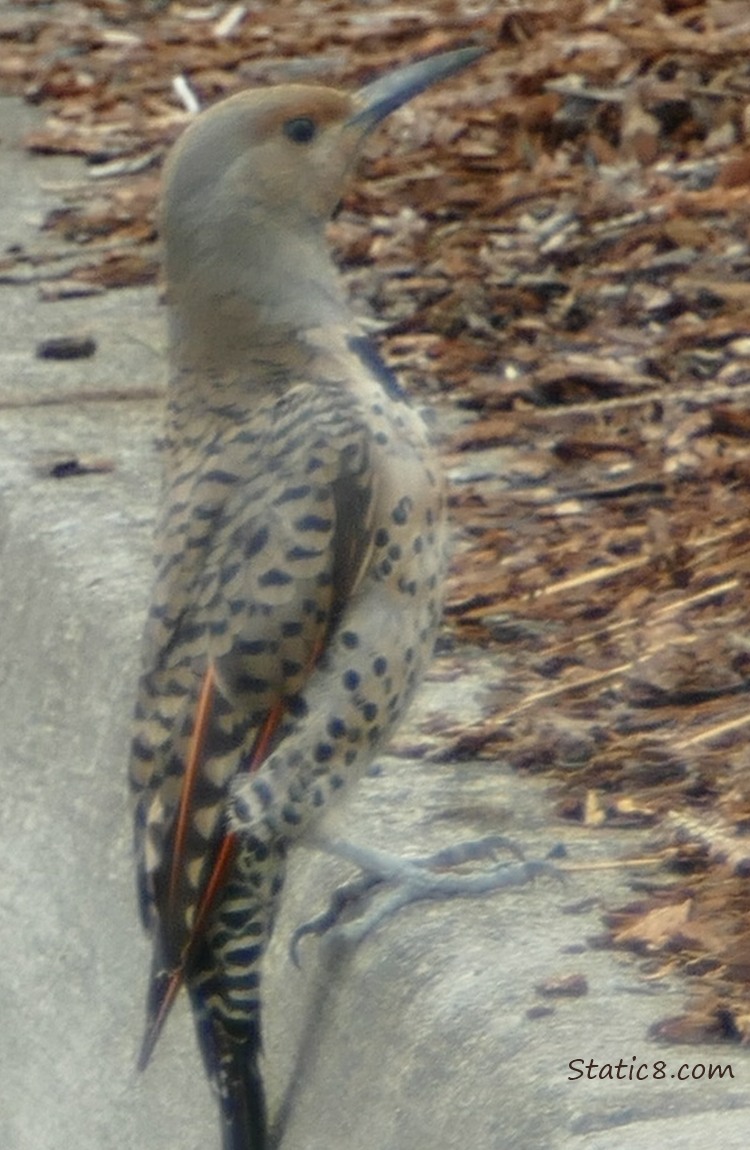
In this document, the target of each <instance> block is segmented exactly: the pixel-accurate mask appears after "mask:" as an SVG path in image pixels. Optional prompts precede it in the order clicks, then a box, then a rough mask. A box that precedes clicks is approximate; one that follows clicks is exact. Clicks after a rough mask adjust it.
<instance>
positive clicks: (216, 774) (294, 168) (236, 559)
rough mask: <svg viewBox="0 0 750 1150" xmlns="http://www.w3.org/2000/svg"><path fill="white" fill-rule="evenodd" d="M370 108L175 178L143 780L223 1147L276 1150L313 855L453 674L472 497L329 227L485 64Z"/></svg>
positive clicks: (271, 121)
mask: <svg viewBox="0 0 750 1150" xmlns="http://www.w3.org/2000/svg"><path fill="white" fill-rule="evenodd" d="M482 53H483V49H482V48H478V47H474V46H470V47H462V48H456V49H453V50H450V51H447V52H442V53H440V54H437V55H433V56H428V57H427V58H425V59H422V60H420V61H417V62H416V63H412V64H408V65H405V66H402V67H400V68H397V69H395V70H394V71H391V72H390V73H388V74H386V75H385V76H383V77H381V78H379V79H377V80H375V81H373V82H371V83H369V84H367V85H365V86H364V87H362V88H361V89H359V90H358V91H355V92H353V93H352V92H346V91H340V90H338V89H334V88H330V87H325V86H317V85H305V84H288V85H281V86H275V87H269V88H260V89H251V90H247V91H243V92H240V93H238V94H236V95H234V96H231V97H229V98H227V99H225V100H223V101H221V102H219V103H218V104H216V105H214V106H213V107H211V108H209V109H207V110H206V111H204V112H202V113H200V114H199V115H198V116H197V117H196V119H195V120H194V121H193V122H192V123H191V124H190V125H189V126H188V127H187V129H186V130H185V131H184V133H183V134H182V136H181V137H180V138H179V140H178V142H177V143H176V145H175V146H174V148H173V149H172V151H171V153H170V155H169V156H168V159H167V162H166V164H165V171H164V178H163V190H162V197H161V205H160V233H161V239H162V244H163V268H164V284H165V299H166V304H167V314H168V369H169V378H168V391H167V408H168V412H167V429H166V434H165V439H164V485H163V494H162V502H161V509H160V512H159V515H158V519H157V527H156V533H155V565H156V577H155V581H154V587H153V592H152V599H151V604H150V608H149V612H148V616H147V621H146V626H145V632H144V639H143V656H142V658H143V665H142V673H141V677H140V681H139V685H138V693H137V702H136V706H135V716H134V731H133V739H132V750H131V756H130V767H129V780H130V787H131V791H132V797H133V806H134V837H135V853H136V860H137V876H138V877H137V885H138V897H139V905H140V911H141V916H142V919H143V923H144V924H145V926H146V929H147V930H148V932H149V934H150V935H151V938H152V940H153V959H152V968H151V974H150V980H149V987H148V991H147V1011H146V1013H147V1020H146V1031H145V1037H144V1040H143V1046H142V1049H141V1053H140V1057H139V1065H140V1067H141V1068H145V1066H146V1065H147V1063H148V1062H149V1060H150V1058H151V1055H152V1052H153V1049H154V1046H155V1044H156V1041H157V1038H158V1036H159V1033H160V1031H161V1029H162V1026H163V1024H164V1022H165V1019H166V1017H167V1015H168V1013H169V1009H170V1007H171V1005H172V1003H173V1001H174V999H175V998H176V996H177V994H178V993H179V991H180V990H181V989H182V988H185V989H186V991H187V993H188V994H189V997H190V1000H191V1004H192V1008H193V1013H194V1017H195V1024H196V1031H197V1036H198V1041H199V1045H200V1048H201V1051H202V1054H203V1059H204V1063H205V1069H206V1072H207V1074H208V1077H209V1079H210V1081H211V1083H212V1086H213V1088H214V1091H215V1093H216V1095H217V1096H218V1100H219V1112H220V1117H221V1130H222V1145H223V1148H224V1150H265V1148H266V1147H267V1145H268V1131H267V1126H268V1123H267V1117H266V1105H265V1098H264V1090H263V1081H262V1070H261V1061H260V1059H261V1049H262V1027H261V1005H262V994H261V966H262V960H263V956H264V952H265V950H266V948H267V944H268V940H269V938H270V935H271V931H272V929H273V920H274V914H275V910H276V907H277V904H278V900H279V895H280V892H281V889H282V886H283V882H284V872H285V860H286V857H287V853H288V850H289V849H290V847H291V846H292V845H293V844H294V843H295V842H296V841H298V840H299V839H300V838H301V837H302V836H304V835H305V834H306V833H308V832H309V831H310V828H311V827H314V825H315V823H316V821H317V820H318V818H319V816H320V815H321V813H322V812H324V811H325V810H326V809H327V808H328V806H329V805H330V803H331V802H332V801H333V800H334V799H336V798H337V797H338V796H339V795H340V794H341V793H342V792H344V791H346V789H347V787H348V786H350V785H351V784H352V782H353V781H354V780H355V779H356V778H357V777H359V776H360V775H361V774H362V773H363V771H364V770H365V769H366V768H367V767H368V765H369V764H370V763H371V761H372V759H373V757H374V756H375V755H376V754H377V753H378V751H379V750H380V749H382V748H383V746H384V745H385V744H386V742H387V740H388V739H389V737H390V735H391V734H392V732H393V731H394V729H395V727H396V725H397V724H398V722H399V721H400V720H401V718H402V716H403V714H404V712H405V710H406V708H407V706H408V704H409V701H410V699H411V698H412V696H413V694H414V692H415V690H416V688H417V686H418V684H419V683H420V681H421V679H422V676H423V674H424V672H425V669H426V667H427V665H428V663H429V660H430V658H431V655H432V651H433V646H434V641H435V636H436V633H437V629H438V627H439V624H440V620H441V613H442V594H443V581H444V573H445V566H446V552H447V547H446V539H447V529H446V515H445V485H444V480H443V477H442V474H441V471H440V468H439V466H438V462H437V459H436V456H435V449H434V447H433V445H432V442H431V435H430V433H429V431H428V428H427V426H426V423H425V421H424V418H423V416H422V414H421V413H420V412H419V411H418V410H417V409H416V408H415V407H414V406H412V404H411V403H410V401H409V398H408V396H407V394H406V392H405V390H404V389H403V388H402V386H401V384H400V383H399V381H398V379H397V378H396V376H395V375H394V373H392V372H391V371H390V370H389V369H388V368H387V367H386V365H385V364H384V362H383V361H382V360H381V359H380V357H379V355H378V354H377V351H376V350H375V347H374V345H373V344H372V343H371V342H370V340H369V338H368V336H367V335H366V333H365V331H364V329H363V327H362V325H361V323H359V322H357V321H356V319H355V318H354V317H353V314H352V311H351V308H350V304H349V302H348V301H347V298H346V294H345V292H344V289H343V287H342V282H341V279H340V276H339V274H338V272H337V270H336V268H335V266H334V263H333V260H332V257H331V254H330V252H329V248H328V243H327V239H326V225H327V223H328V221H329V219H330V218H331V217H332V215H333V213H334V211H335V209H336V207H337V204H338V203H339V201H340V199H341V196H342V194H343V192H344V190H345V187H346V184H347V181H348V179H349V177H350V175H351V172H352V170H353V167H354V165H355V162H356V160H357V157H358V155H359V153H360V151H361V148H362V144H363V142H364V140H365V139H366V138H367V137H368V136H369V134H370V132H371V131H372V130H373V129H374V128H375V127H376V126H377V125H378V124H379V123H380V122H381V121H382V120H383V119H384V118H385V117H386V116H387V115H388V114H389V113H390V112H391V111H393V110H394V109H395V108H397V107H399V106H400V105H402V104H404V103H405V102H406V101H408V100H410V99H411V98H412V97H413V96H415V95H416V94H417V93H419V92H421V91H423V90H424V89H425V88H427V87H428V86H429V85H431V84H433V83H435V82H436V81H439V80H442V79H445V78H447V77H449V76H451V75H453V74H454V73H455V72H457V71H458V70H459V69H462V68H464V67H466V66H467V65H469V64H471V63H472V62H473V61H475V60H476V59H477V58H478V57H479V56H480V55H481V54H482Z"/></svg>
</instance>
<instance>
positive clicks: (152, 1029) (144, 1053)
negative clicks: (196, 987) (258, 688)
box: [138, 653, 317, 1070]
mask: <svg viewBox="0 0 750 1150" xmlns="http://www.w3.org/2000/svg"><path fill="white" fill-rule="evenodd" d="M316 654H317V653H316ZM215 691H216V676H215V672H214V670H213V668H212V667H209V668H208V670H207V672H206V674H205V677H204V679H203V683H202V686H201V691H200V695H199V697H198V705H197V708H196V720H195V727H194V730H193V734H192V737H191V740H190V752H189V754H188V758H187V763H186V766H185V781H184V783H183V787H182V792H181V795H180V804H179V807H178V810H177V816H176V820H175V836H174V844H173V851H172V865H171V867H170V875H169V887H168V896H167V897H168V904H167V905H168V908H169V909H168V913H173V911H174V905H175V901H176V896H177V888H178V884H179V881H180V874H181V872H182V867H183V865H184V852H185V840H186V837H187V829H188V823H189V818H190V806H191V802H192V798H193V794H194V791H195V784H196V779H197V776H198V769H199V766H200V763H201V759H202V755H203V749H204V746H205V741H206V735H207V732H208V727H209V723H210V719H211V712H212V709H213V701H214V695H215ZM284 710H285V707H284V703H283V702H282V701H280V700H279V701H278V702H276V703H275V704H274V705H273V707H272V708H271V710H270V711H269V712H268V715H267V716H266V719H265V721H264V723H263V726H262V727H261V728H260V731H259V732H258V736H257V738H256V740H255V745H254V747H253V751H252V754H251V755H250V756H249V758H248V762H247V770H248V772H249V773H251V774H252V773H253V772H254V771H257V770H258V768H259V767H260V765H261V763H262V762H263V760H264V759H265V757H266V755H267V754H268V750H269V747H270V745H271V740H272V739H273V736H274V733H275V731H276V730H277V729H278V726H279V723H280V722H281V719H282V718H283V715H284ZM236 849H237V835H236V833H235V832H234V831H227V832H226V833H225V834H224V836H223V838H222V840H221V843H220V846H219V851H218V854H217V856H216V861H215V862H214V866H213V869H212V871H211V874H210V876H209V878H208V882H207V883H206V885H205V887H204V889H203V893H202V895H201V898H200V901H199V903H198V906H197V909H196V913H195V918H194V921H193V926H192V929H191V931H190V936H189V938H188V940H187V942H186V943H185V946H184V947H183V950H182V954H181V956H180V961H179V964H178V965H177V966H176V967H175V969H174V970H172V971H170V972H168V973H165V975H164V976H163V982H162V985H161V986H160V987H159V989H158V991H157V994H156V997H157V1001H158V1007H157V1009H156V1012H155V1014H154V1016H153V1019H152V1021H151V1022H150V1024H149V1026H148V1027H147V1029H146V1033H145V1035H144V1038H143V1044H142V1046H141V1051H140V1055H139V1057H138V1069H139V1070H145V1068H146V1066H148V1063H149V1061H150V1059H151V1055H152V1054H153V1052H154V1047H155V1046H156V1043H157V1041H158V1039H159V1035H160V1034H161V1032H162V1029H163V1027H164V1023H165V1022H166V1020H167V1016H168V1015H169V1012H170V1010H171V1008H172V1004H173V1003H174V1001H175V999H176V997H177V994H178V992H179V990H180V988H181V986H182V984H183V982H184V981H185V970H186V967H187V963H188V960H189V958H190V956H191V954H192V953H193V951H194V949H195V946H196V944H197V942H198V940H199V939H200V936H201V934H202V932H203V928H204V926H205V924H206V920H207V918H208V914H209V912H210V910H211V908H212V906H213V905H214V901H215V899H216V896H217V894H218V892H219V890H220V889H221V887H222V886H223V884H224V881H225V879H226V876H227V874H228V872H229V869H230V867H231V865H232V862H233V861H234V856H235V852H236Z"/></svg>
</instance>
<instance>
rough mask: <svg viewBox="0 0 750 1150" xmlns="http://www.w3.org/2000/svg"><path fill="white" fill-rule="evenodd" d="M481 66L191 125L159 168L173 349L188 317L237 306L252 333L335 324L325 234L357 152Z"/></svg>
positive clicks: (239, 107)
mask: <svg viewBox="0 0 750 1150" xmlns="http://www.w3.org/2000/svg"><path fill="white" fill-rule="evenodd" d="M481 54H482V49H479V48H460V49H457V50H455V51H452V52H445V53H441V54H439V55H436V56H432V57H428V58H427V59H425V60H422V61H420V62H418V63H416V64H412V65H408V66H407V67H404V68H400V69H397V70H396V71H394V72H391V73H389V74H388V75H386V76H384V77H383V78H381V79H379V80H376V81H375V82H374V83H372V84H368V85H367V86H366V87H364V88H362V89H360V90H359V91H358V92H354V93H348V92H342V91H338V90H336V89H333V88H326V87H315V86H311V85H302V84H288V85H280V86H278V87H273V88H264V89H255V90H250V91H246V92H241V93H239V94H238V95H235V96H232V97H230V98H229V99H227V100H224V101H222V102H221V103H219V104H216V105H215V106H214V107H212V108H210V109H209V110H208V111H206V112H204V113H202V114H201V115H200V116H198V117H197V118H196V120H195V121H194V122H193V123H192V124H191V125H190V126H189V127H188V128H187V130H186V131H185V132H184V133H183V135H182V137H181V138H180V140H179V141H178V143H177V145H176V146H175V148H174V149H173V151H172V153H171V155H170V157H169V159H168V161H167V165H166V168H165V178H164V191H163V197H162V213H161V231H162V236H163V239H164V246H165V271H166V281H167V291H168V297H169V300H170V302H171V303H172V305H173V308H174V309H177V310H179V311H181V312H182V313H183V322H181V323H180V325H179V326H180V331H181V338H182V339H183V341H184V340H185V338H186V329H187V328H192V327H194V326H195V324H196V323H198V322H199V321H198V317H199V314H201V313H202V314H203V315H204V316H205V317H206V321H207V316H206V313H207V312H215V311H216V310H217V309H223V310H224V312H225V313H226V314H228V313H229V311H232V312H234V313H239V311H240V310H241V308H240V303H242V305H243V306H244V307H245V308H246V312H247V315H248V317H249V318H251V320H252V324H253V326H255V328H256V330H258V329H261V330H262V328H263V327H264V325H267V324H269V323H271V322H272V323H273V324H275V325H277V326H285V325H288V324H290V323H298V324H299V323H302V324H303V325H304V324H305V323H307V324H308V326H311V325H312V324H314V323H316V322H325V321H326V317H330V315H331V314H332V313H334V312H338V313H339V314H340V313H341V311H342V309H343V307H344V305H343V301H342V298H341V294H340V289H339V285H338V282H337V279H336V277H335V275H334V273H333V269H332V267H331V265H330V260H329V257H328V254H327V249H326V245H325V239H324V234H325V224H326V222H327V221H328V219H330V217H331V215H332V213H333V211H334V209H335V207H336V205H337V203H338V202H339V200H340V198H341V195H342V193H343V191H344V187H345V184H346V180H347V176H348V174H349V172H350V170H351V168H352V165H353V163H354V161H355V160H356V157H357V155H358V153H359V151H360V148H361V145H362V142H363V141H364V139H365V138H366V136H367V135H368V134H369V132H370V131H371V130H372V129H373V128H374V127H375V126H376V125H377V124H378V123H380V121H381V120H382V119H383V118H384V117H385V116H387V115H388V114H389V113H390V112H391V111H393V110H394V109H395V108H398V107H399V106H400V105H401V104H404V103H405V102H406V101H407V100H409V99H411V97H412V96H415V95H416V94H417V93H419V92H421V91H423V90H424V89H425V88H427V87H428V86H429V85H431V84H433V83H435V82H436V81H437V80H440V79H443V78H445V77H446V76H450V75H451V74H452V73H454V72H456V71H458V70H459V69H460V68H463V67H465V66H466V65H467V64H469V63H470V62H471V61H472V60H474V59H476V58H477V57H478V56H479V55H481ZM185 313H190V314H189V315H186V314H185ZM216 318H217V320H218V319H220V316H217V317H216Z"/></svg>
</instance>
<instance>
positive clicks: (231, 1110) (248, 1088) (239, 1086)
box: [220, 1044, 268, 1150]
mask: <svg viewBox="0 0 750 1150" xmlns="http://www.w3.org/2000/svg"><path fill="white" fill-rule="evenodd" d="M220 1104H221V1132H222V1150H268V1137H267V1123H266V1101H265V1095H264V1092H263V1082H262V1080H261V1076H260V1071H259V1069H258V1063H257V1057H256V1056H255V1055H251V1054H250V1051H249V1049H248V1048H247V1046H246V1045H244V1044H243V1045H242V1046H237V1047H236V1048H235V1050H234V1051H233V1057H232V1062H231V1064H230V1065H229V1066H227V1067H226V1068H225V1073H224V1074H222V1081H221V1088H220Z"/></svg>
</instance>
